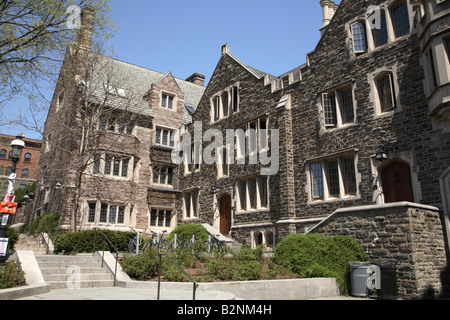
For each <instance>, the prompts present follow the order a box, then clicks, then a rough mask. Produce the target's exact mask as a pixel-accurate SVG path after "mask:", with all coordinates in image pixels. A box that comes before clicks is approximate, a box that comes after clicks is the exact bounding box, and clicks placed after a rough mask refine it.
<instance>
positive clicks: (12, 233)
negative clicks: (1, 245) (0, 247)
mask: <svg viewBox="0 0 450 320" xmlns="http://www.w3.org/2000/svg"><path fill="white" fill-rule="evenodd" d="M6 238H8V239H9V240H8V247H7V250H8V251H13V250H14V246H15V245H16V242H17V241H19V234H18V233H17V231H16V230H14V229H13V228H11V227H7V228H6Z"/></svg>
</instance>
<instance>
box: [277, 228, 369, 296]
mask: <svg viewBox="0 0 450 320" xmlns="http://www.w3.org/2000/svg"><path fill="white" fill-rule="evenodd" d="M365 260H366V253H365V251H364V248H363V247H362V246H361V245H359V244H358V243H357V242H356V241H355V240H354V239H353V238H351V237H348V236H336V237H324V236H322V235H319V234H309V235H301V234H295V235H291V236H288V237H286V238H285V239H284V240H282V241H281V242H280V243H279V244H278V245H277V247H276V250H275V254H274V257H273V261H274V262H275V263H278V264H280V265H282V266H284V267H286V268H289V269H290V270H291V271H293V272H295V273H296V274H298V275H299V276H301V277H305V278H310V277H314V278H317V277H328V278H329V277H332V278H336V280H337V282H338V284H339V287H340V289H341V292H342V293H343V294H344V295H348V294H349V292H350V279H349V262H357V261H365Z"/></svg>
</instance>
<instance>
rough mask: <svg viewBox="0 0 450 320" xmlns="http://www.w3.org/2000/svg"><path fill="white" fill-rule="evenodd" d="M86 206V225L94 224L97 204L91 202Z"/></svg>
mask: <svg viewBox="0 0 450 320" xmlns="http://www.w3.org/2000/svg"><path fill="white" fill-rule="evenodd" d="M88 205H89V215H88V223H94V222H95V214H96V212H97V203H96V202H91V203H89V204H88Z"/></svg>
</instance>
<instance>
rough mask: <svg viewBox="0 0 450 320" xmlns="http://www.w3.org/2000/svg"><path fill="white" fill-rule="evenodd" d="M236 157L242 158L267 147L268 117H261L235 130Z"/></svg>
mask: <svg viewBox="0 0 450 320" xmlns="http://www.w3.org/2000/svg"><path fill="white" fill-rule="evenodd" d="M235 132H236V133H235V140H236V141H235V142H236V143H235V146H236V151H237V152H236V157H237V158H242V157H245V156H248V155H249V154H254V153H256V152H257V151H262V150H266V149H267V148H268V147H269V134H268V118H267V117H262V118H259V119H256V120H253V121H250V122H249V123H247V124H245V125H242V126H240V127H239V128H238V129H237V130H236V131H235Z"/></svg>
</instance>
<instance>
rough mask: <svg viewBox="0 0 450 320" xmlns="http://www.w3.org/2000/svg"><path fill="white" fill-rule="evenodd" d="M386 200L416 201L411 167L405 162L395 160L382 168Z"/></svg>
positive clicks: (390, 201) (387, 201) (388, 201)
mask: <svg viewBox="0 0 450 320" xmlns="http://www.w3.org/2000/svg"><path fill="white" fill-rule="evenodd" d="M381 179H382V182H383V194H384V202H385V203H392V202H400V201H409V202H414V193H413V187H412V182H411V168H410V167H409V164H407V163H405V162H399V161H393V162H392V163H390V164H388V165H387V166H386V167H384V168H383V169H382V170H381Z"/></svg>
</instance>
